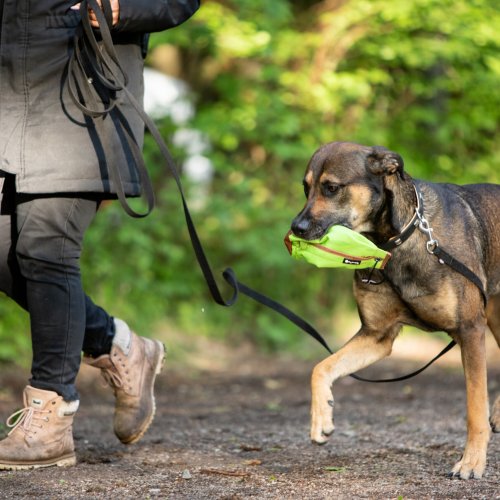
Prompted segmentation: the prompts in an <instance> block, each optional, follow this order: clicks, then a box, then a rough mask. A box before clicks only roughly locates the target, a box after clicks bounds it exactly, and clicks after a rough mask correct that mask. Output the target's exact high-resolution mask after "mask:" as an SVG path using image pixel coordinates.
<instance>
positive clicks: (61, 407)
mask: <svg viewBox="0 0 500 500" xmlns="http://www.w3.org/2000/svg"><path fill="white" fill-rule="evenodd" d="M23 396H24V408H23V409H22V410H19V411H16V412H15V413H13V414H12V415H11V416H10V417H9V419H8V420H7V426H8V427H12V428H13V429H12V430H11V431H10V432H9V435H8V436H7V437H6V438H5V439H4V440H2V441H0V469H7V470H19V469H36V468H38V467H50V466H51V465H58V466H60V467H62V466H68V465H75V464H76V457H75V447H74V445H73V416H74V414H75V412H76V410H77V409H78V404H79V402H78V401H72V402H70V403H67V402H66V401H64V400H63V398H62V397H61V396H59V395H58V394H57V393H56V392H52V391H44V390H41V389H36V388H34V387H31V386H29V385H28V386H27V387H26V388H25V389H24V395H23Z"/></svg>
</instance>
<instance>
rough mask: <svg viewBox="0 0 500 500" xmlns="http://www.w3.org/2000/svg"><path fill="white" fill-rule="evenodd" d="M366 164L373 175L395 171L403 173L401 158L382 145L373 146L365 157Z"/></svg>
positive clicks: (390, 173)
mask: <svg viewBox="0 0 500 500" xmlns="http://www.w3.org/2000/svg"><path fill="white" fill-rule="evenodd" d="M366 165H367V167H368V169H369V170H370V172H371V173H372V174H375V175H392V174H395V173H396V172H399V173H400V174H402V173H403V166H404V162H403V158H401V156H400V155H398V154H397V153H394V152H393V151H389V150H388V149H387V148H384V147H382V146H373V148H372V149H371V152H370V153H369V154H368V156H367V158H366Z"/></svg>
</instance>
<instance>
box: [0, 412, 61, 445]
mask: <svg viewBox="0 0 500 500" xmlns="http://www.w3.org/2000/svg"><path fill="white" fill-rule="evenodd" d="M44 413H51V412H50V410H39V409H37V408H33V407H32V406H27V407H26V408H22V409H20V410H18V411H16V412H14V413H13V414H12V415H11V416H10V417H9V418H8V419H7V421H6V423H5V424H6V425H7V427H9V428H10V429H12V430H11V431H10V432H9V434H8V435H9V436H10V435H11V434H12V433H13V432H14V431H15V430H16V429H20V430H21V431H22V432H24V433H25V434H26V435H28V436H29V437H32V436H33V434H36V432H37V431H36V430H33V427H37V428H40V429H41V428H42V427H43V424H41V423H39V422H36V421H40V420H42V421H44V422H48V421H49V418H48V417H46V416H45V417H43V416H41V414H44Z"/></svg>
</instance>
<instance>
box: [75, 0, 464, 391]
mask: <svg viewBox="0 0 500 500" xmlns="http://www.w3.org/2000/svg"><path fill="white" fill-rule="evenodd" d="M102 4H103V11H101V9H100V7H99V5H98V4H97V2H96V0H82V2H81V7H80V12H81V13H82V30H80V31H79V32H78V31H77V33H76V34H75V41H74V51H73V54H72V56H71V58H70V62H69V67H68V69H69V71H68V72H69V76H68V88H69V92H70V95H71V97H72V99H73V101H74V103H75V104H76V105H77V107H78V108H79V109H80V110H81V111H82V112H83V113H84V114H85V115H86V116H89V117H90V118H92V120H93V121H94V123H95V124H96V127H102V123H101V122H102V118H103V117H105V116H106V115H109V114H111V113H113V114H114V119H115V123H116V125H117V126H120V127H121V131H122V132H123V133H124V136H125V137H126V139H127V145H128V147H129V151H130V153H131V154H132V156H133V158H134V161H135V163H136V167H137V170H138V172H139V175H140V179H141V184H142V185H143V188H144V192H145V195H146V199H147V203H148V209H147V211H146V212H145V213H137V212H135V211H134V210H133V209H132V208H131V207H130V205H129V204H128V202H127V198H126V195H125V192H124V189H123V182H122V178H121V175H120V171H119V168H118V167H117V166H116V165H114V164H112V165H110V166H109V170H110V176H111V180H112V181H113V184H114V185H115V189H116V192H117V196H118V199H119V201H120V203H121V205H122V207H123V208H124V210H125V211H126V212H127V214H129V215H131V216H132V217H145V216H147V215H148V214H149V213H150V212H151V210H152V209H153V206H154V195H153V188H152V185H151V180H150V178H149V175H148V172H147V168H146V165H145V163H144V159H143V156H142V152H141V148H140V147H139V145H138V144H137V142H136V140H135V138H134V135H133V133H132V131H131V129H130V127H129V125H128V123H127V120H126V118H125V116H124V115H123V114H122V113H121V111H120V110H119V108H118V106H116V95H115V94H116V92H123V93H124V94H125V96H126V97H127V99H128V100H129V102H130V104H131V105H132V106H133V108H134V109H135V111H136V112H137V113H138V115H139V116H140V117H141V119H142V120H143V122H144V124H145V125H146V127H147V128H148V130H149V131H150V133H151V135H152V136H153V138H154V140H155V142H156V144H157V145H158V147H159V149H160V152H161V153H162V156H163V158H164V160H165V162H166V164H167V167H168V169H169V170H170V172H171V174H172V176H173V178H174V180H175V183H176V185H177V188H178V190H179V194H180V197H181V201H182V206H183V210H184V217H185V220H186V225H187V228H188V232H189V236H190V238H191V244H192V247H193V250H194V253H195V256H196V259H197V261H198V264H199V266H200V269H201V271H202V273H203V276H204V278H205V281H206V283H207V286H208V289H209V291H210V294H211V296H212V298H213V300H214V301H215V302H216V303H217V304H219V305H221V306H225V307H230V306H232V305H234V304H235V303H236V301H237V300H238V295H239V292H241V293H243V294H244V295H246V296H247V297H249V298H251V299H252V300H255V301H256V302H258V303H260V304H262V305H264V306H266V307H268V308H270V309H272V310H273V311H275V312H277V313H278V314H280V315H282V316H283V317H285V318H286V319H288V320H289V321H290V322H292V323H293V324H294V325H296V326H297V327H298V328H300V329H301V330H303V331H304V332H305V333H307V334H308V335H310V336H311V337H312V338H314V339H315V340H316V341H318V342H319V343H320V344H321V345H322V346H323V347H324V348H325V349H326V350H327V351H328V352H329V353H330V354H333V351H332V350H331V349H330V347H329V346H328V344H327V342H326V340H325V339H324V338H323V337H322V335H321V334H320V333H319V332H318V331H317V330H316V329H315V328H314V327H313V326H312V325H311V324H310V323H308V322H307V321H306V320H304V319H303V318H301V317H300V316H298V315H297V314H295V313H294V312H293V311H291V310H290V309H288V308H287V307H285V306H284V305H282V304H280V303H279V302H276V301H275V300H273V299H271V298H269V297H267V296H265V295H263V294H262V293H260V292H257V291H256V290H253V289H252V288H250V287H249V286H247V285H245V284H244V283H242V282H240V281H239V280H238V278H237V276H236V273H235V272H234V271H233V270H232V269H231V268H227V269H226V270H225V271H224V272H223V278H224V280H225V281H226V283H228V285H229V286H230V287H231V288H232V290H233V293H232V296H231V297H230V298H229V299H227V300H226V299H224V298H223V295H222V293H221V291H220V289H219V287H218V285H217V281H216V279H215V276H214V274H213V271H212V268H211V266H210V264H209V261H208V259H207V257H206V254H205V251H204V249H203V246H202V244H201V241H200V238H199V236H198V233H197V231H196V227H195V225H194V222H193V219H192V217H191V213H190V212H189V207H188V204H187V202H186V198H185V195H184V191H183V187H182V183H181V179H180V176H179V172H178V169H177V166H176V164H175V161H174V159H173V157H172V155H171V154H170V151H169V149H168V147H167V145H166V144H165V142H164V141H163V138H162V136H161V134H160V132H159V131H158V129H157V127H156V125H155V124H154V122H153V121H152V120H151V118H150V117H149V116H148V115H147V114H146V112H145V111H144V109H143V108H142V106H141V105H140V104H139V103H138V102H137V100H136V99H135V97H134V95H133V94H132V93H131V92H130V91H129V90H128V89H127V87H126V85H127V76H126V74H125V72H124V71H123V68H122V67H121V65H120V62H119V60H118V57H117V55H116V52H115V50H114V46H113V42H112V37H111V33H110V27H111V22H112V21H111V16H110V12H111V10H110V5H109V2H108V0H103V1H102ZM89 6H90V7H91V8H92V10H93V11H94V13H95V15H96V18H97V20H98V22H99V26H100V33H101V37H102V45H99V44H98V42H97V39H96V36H95V33H94V30H93V29H92V26H91V25H90V20H89V18H88V14H87V9H88V7H89ZM117 72H118V73H117ZM95 80H97V81H98V82H99V83H100V85H101V86H102V87H103V88H104V89H105V92H103V91H102V90H98V88H97V87H96V86H95V85H94V81H95ZM454 345H455V342H454V341H452V342H451V343H450V344H449V345H448V346H447V347H446V348H445V349H444V350H443V351H441V352H440V353H439V354H438V355H437V356H435V357H434V358H433V359H432V360H431V361H430V362H429V363H427V364H426V365H425V366H424V367H422V368H420V369H419V370H417V371H415V372H413V373H410V374H408V375H405V376H403V377H398V378H394V379H383V380H371V379H366V378H363V377H360V376H358V375H355V374H351V377H353V378H355V379H357V380H361V381H364V382H374V383H381V382H397V381H401V380H406V379H408V378H411V377H414V376H415V375H417V374H419V373H421V372H422V371H423V370H425V369H426V368H427V367H428V366H430V365H431V364H432V363H433V362H434V361H435V360H436V359H438V358H440V357H441V356H443V355H444V354H445V353H446V352H448V351H449V350H450V349H451V348H452V347H453V346H454Z"/></svg>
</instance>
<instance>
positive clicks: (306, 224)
mask: <svg viewBox="0 0 500 500" xmlns="http://www.w3.org/2000/svg"><path fill="white" fill-rule="evenodd" d="M310 227H311V222H310V221H309V220H308V219H306V218H305V217H296V218H295V219H294V220H293V221H292V232H293V234H295V235H296V236H300V237H303V236H305V235H306V234H307V232H308V231H309V229H310Z"/></svg>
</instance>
